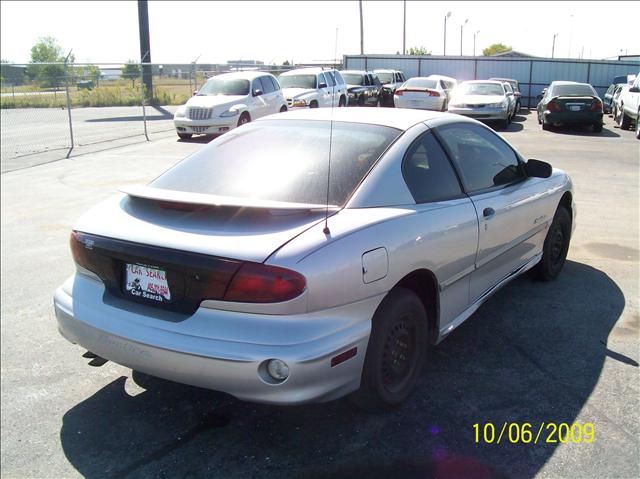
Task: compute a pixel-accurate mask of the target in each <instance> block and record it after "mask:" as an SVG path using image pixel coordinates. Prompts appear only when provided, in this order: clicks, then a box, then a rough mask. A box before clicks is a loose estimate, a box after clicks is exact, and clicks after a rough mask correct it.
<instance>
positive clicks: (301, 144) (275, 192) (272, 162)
mask: <svg viewBox="0 0 640 479" xmlns="http://www.w3.org/2000/svg"><path fill="white" fill-rule="evenodd" d="M330 132H331V123H330V122H329V121H319V120H302V121H300V120H261V121H258V122H255V123H249V124H248V125H246V126H243V127H242V128H238V129H237V130H235V129H234V130H232V131H230V132H228V133H225V134H224V135H223V136H221V137H219V138H217V139H216V140H214V141H212V142H211V143H209V145H207V146H206V147H205V148H203V149H202V150H200V151H198V152H197V153H195V154H193V155H191V156H190V157H188V158H186V159H185V160H183V161H181V162H180V163H178V164H177V165H176V166H174V167H173V168H171V169H170V170H169V171H167V172H166V173H164V174H163V175H161V176H160V177H158V178H157V179H155V180H154V181H153V182H151V184H150V186H152V187H155V188H163V189H168V190H177V191H185V192H192V193H204V194H210V195H219V196H232V197H239V198H255V199H261V200H271V201H284V202H292V203H312V204H317V205H324V204H325V203H326V201H327V174H328V172H329V168H328V165H329V162H328V159H329V135H330ZM400 133H401V132H400V131H399V130H396V129H394V128H389V127H386V126H379V125H369V124H360V123H345V122H334V123H333V135H332V144H331V170H330V171H331V177H330V180H329V185H330V187H329V203H330V204H331V205H337V206H340V205H343V204H344V203H345V201H346V200H347V199H348V197H349V196H350V195H351V193H352V192H353V191H354V189H355V188H356V186H357V185H358V184H359V183H360V181H361V180H362V179H363V178H364V176H365V175H366V173H367V172H368V171H369V169H370V168H371V167H372V166H373V164H374V163H375V162H376V160H377V159H378V158H379V157H380V155H381V154H382V153H383V152H384V151H385V149H386V148H387V147H388V146H389V144H390V143H391V142H392V141H393V140H394V139H395V138H396V137H398V136H399V135H400Z"/></svg>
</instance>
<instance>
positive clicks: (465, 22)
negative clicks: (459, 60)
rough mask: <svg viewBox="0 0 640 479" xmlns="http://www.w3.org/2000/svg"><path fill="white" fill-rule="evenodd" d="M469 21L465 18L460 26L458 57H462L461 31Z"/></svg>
mask: <svg viewBox="0 0 640 479" xmlns="http://www.w3.org/2000/svg"><path fill="white" fill-rule="evenodd" d="M468 21H469V19H468V18H467V19H466V20H465V21H464V23H463V24H462V25H460V56H462V29H463V28H464V26H465V25H466V24H467V22H468Z"/></svg>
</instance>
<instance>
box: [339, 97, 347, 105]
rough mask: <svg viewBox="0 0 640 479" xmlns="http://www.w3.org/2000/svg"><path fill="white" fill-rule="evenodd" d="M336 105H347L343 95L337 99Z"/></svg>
mask: <svg viewBox="0 0 640 479" xmlns="http://www.w3.org/2000/svg"><path fill="white" fill-rule="evenodd" d="M338 106H339V107H343V106H347V99H346V98H345V97H344V96H341V97H340V100H338Z"/></svg>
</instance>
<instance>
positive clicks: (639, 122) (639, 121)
mask: <svg viewBox="0 0 640 479" xmlns="http://www.w3.org/2000/svg"><path fill="white" fill-rule="evenodd" d="M636 140H640V108H638V114H637V115H636Z"/></svg>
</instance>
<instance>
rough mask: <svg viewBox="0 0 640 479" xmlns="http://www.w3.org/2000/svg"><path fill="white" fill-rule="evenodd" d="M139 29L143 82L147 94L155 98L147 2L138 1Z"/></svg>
mask: <svg viewBox="0 0 640 479" xmlns="http://www.w3.org/2000/svg"><path fill="white" fill-rule="evenodd" d="M138 28H139V30H140V63H142V64H143V65H142V82H143V83H144V88H145V90H146V94H147V95H148V96H149V97H152V96H153V79H152V76H151V65H144V64H145V63H148V64H149V63H151V42H150V41H149V8H148V5H147V0H138Z"/></svg>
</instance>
